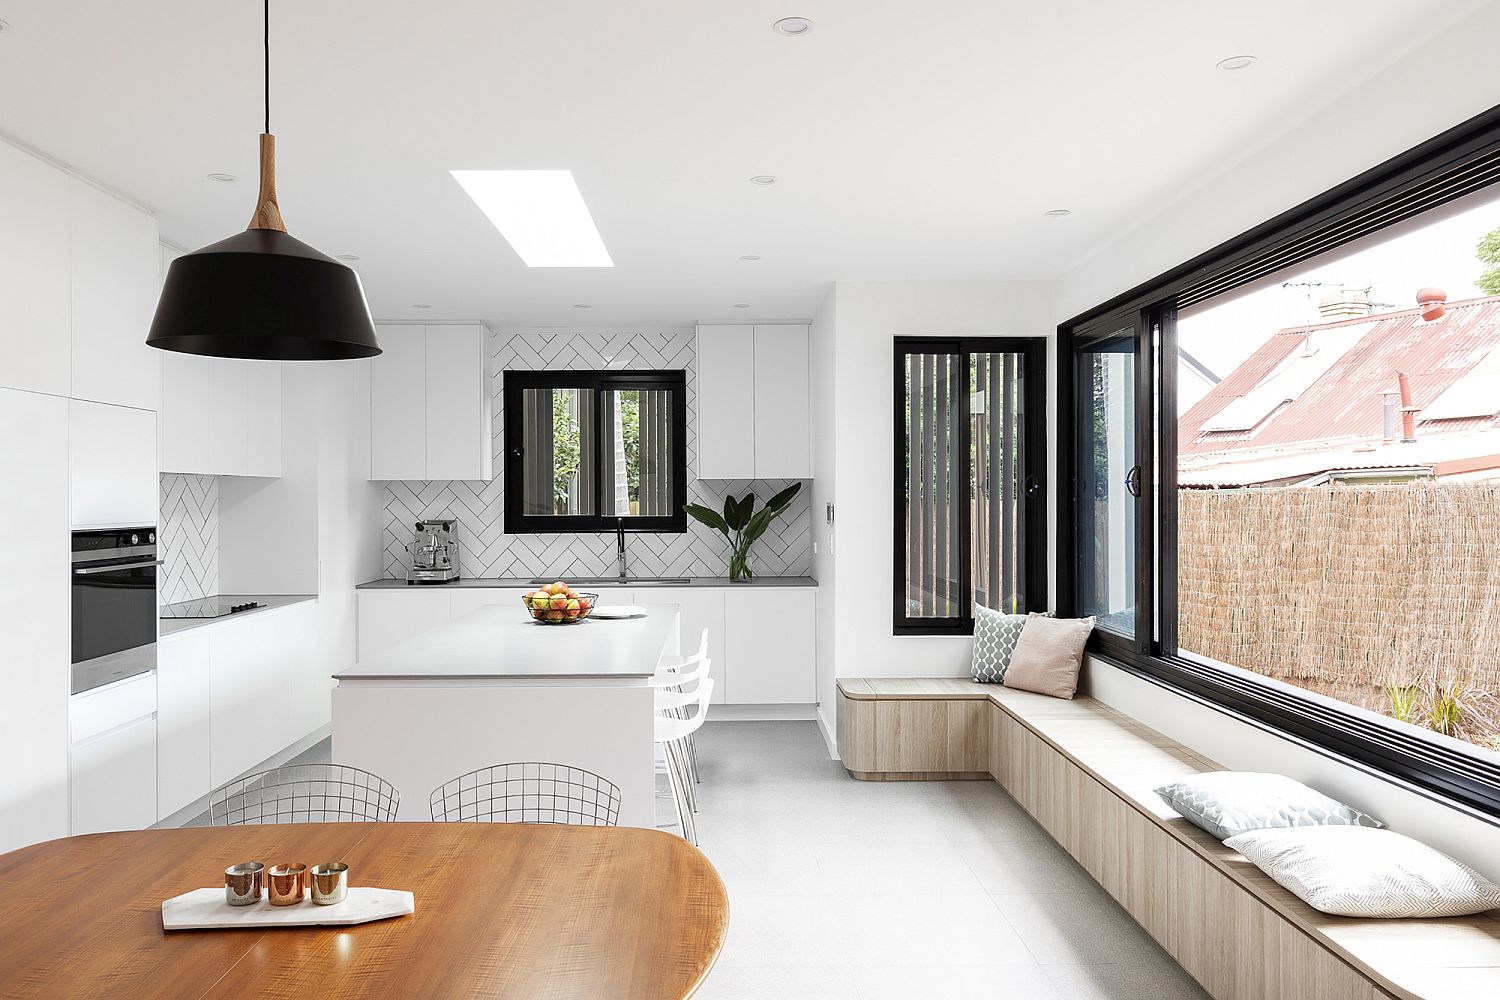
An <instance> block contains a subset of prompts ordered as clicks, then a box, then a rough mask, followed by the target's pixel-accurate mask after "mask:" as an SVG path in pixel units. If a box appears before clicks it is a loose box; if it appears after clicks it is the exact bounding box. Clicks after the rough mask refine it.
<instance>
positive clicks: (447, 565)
mask: <svg viewBox="0 0 1500 1000" xmlns="http://www.w3.org/2000/svg"><path fill="white" fill-rule="evenodd" d="M457 524H458V522H457V521H454V520H451V519H439V520H432V521H418V522H417V530H416V534H415V536H414V537H413V538H412V541H411V544H410V545H408V546H407V547H406V551H407V552H409V553H411V568H410V569H408V570H407V571H406V582H407V583H447V582H449V581H450V580H457V579H458V538H457V537H456V536H455V535H454V533H453V529H454V527H455V526H456V525H457Z"/></svg>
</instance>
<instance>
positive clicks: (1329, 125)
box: [933, 4, 1500, 877]
mask: <svg viewBox="0 0 1500 1000" xmlns="http://www.w3.org/2000/svg"><path fill="white" fill-rule="evenodd" d="M1497 37H1500V4H1491V5H1489V6H1488V7H1486V8H1485V9H1483V10H1480V11H1479V12H1477V13H1476V14H1475V15H1474V16H1473V17H1472V18H1470V19H1469V20H1468V21H1466V22H1464V23H1461V24H1459V25H1458V26H1456V27H1455V28H1453V29H1451V30H1449V31H1448V32H1446V33H1444V34H1443V35H1441V36H1439V37H1438V38H1436V39H1434V40H1433V41H1432V42H1431V43H1429V44H1428V45H1426V46H1425V47H1423V48H1422V49H1419V50H1418V51H1416V52H1415V53H1413V54H1412V55H1410V56H1409V57H1406V58H1404V59H1402V60H1400V61H1398V62H1396V63H1393V64H1391V65H1390V66H1387V67H1385V68H1384V69H1382V70H1381V71H1380V72H1378V73H1377V74H1375V75H1374V76H1372V77H1371V78H1370V79H1369V80H1366V81H1364V82H1363V83H1361V84H1360V85H1359V86H1358V87H1357V88H1356V89H1354V90H1353V91H1352V92H1350V93H1348V94H1346V95H1345V96H1344V97H1343V98H1341V99H1339V100H1337V101H1335V102H1334V103H1332V104H1331V105H1329V106H1327V107H1325V108H1323V109H1322V110H1320V111H1318V112H1317V113H1315V114H1314V115H1313V116H1312V117H1310V118H1308V119H1307V120H1306V121H1304V122H1302V123H1301V124H1299V125H1296V126H1295V127H1294V128H1292V129H1291V130H1290V131H1289V132H1287V133H1286V134H1284V135H1282V136H1281V137H1279V138H1277V139H1275V140H1274V141H1271V142H1269V143H1268V144H1265V145H1263V146H1262V147H1260V148H1258V149H1256V150H1255V151H1254V152H1253V154H1252V155H1250V156H1248V157H1247V158H1246V159H1245V160H1243V161H1242V162H1240V163H1238V164H1235V165H1233V166H1232V167H1231V168H1230V169H1228V170H1226V171H1225V172H1224V173H1223V174H1221V175H1219V176H1217V177H1214V178H1212V179H1209V180H1207V181H1206V182H1205V183H1204V184H1203V185H1202V186H1201V187H1199V188H1198V189H1196V190H1194V191H1191V192H1190V193H1188V194H1186V195H1185V196H1184V197H1183V198H1182V199H1181V200H1179V201H1177V202H1176V203H1174V204H1172V205H1169V206H1166V207H1165V208H1164V209H1163V210H1162V211H1161V212H1160V213H1159V214H1158V215H1156V216H1155V217H1154V218H1152V219H1150V220H1149V221H1147V222H1145V223H1144V224H1142V225H1141V226H1140V227H1139V228H1137V229H1135V230H1133V231H1131V232H1128V233H1125V234H1122V235H1120V236H1119V237H1118V238H1117V239H1115V240H1113V241H1110V242H1107V243H1105V244H1104V245H1103V246H1102V247H1101V249H1100V250H1099V251H1098V253H1096V254H1095V255H1094V256H1093V257H1091V258H1090V259H1089V260H1087V261H1085V262H1084V263H1083V264H1081V265H1080V266H1078V267H1077V268H1075V269H1073V270H1072V271H1070V272H1069V273H1067V274H1065V275H1063V276H1062V277H1061V278H1059V279H1058V281H1057V282H1056V288H1055V309H1054V313H1053V322H1054V325H1055V324H1056V323H1060V322H1063V321H1064V320H1066V319H1067V318H1069V317H1070V316H1074V315H1077V314H1079V313H1081V312H1083V311H1084V310H1086V309H1089V308H1091V307H1093V306H1095V305H1097V304H1099V303H1101V302H1103V301H1106V300H1107V299H1109V298H1111V297H1113V296H1115V295H1117V294H1119V293H1121V292H1123V291H1125V290H1127V289H1128V288H1130V287H1132V286H1133V285H1136V284H1138V283H1140V282H1141V281H1144V280H1147V279H1149V278H1151V277H1153V276H1155V275H1156V274H1159V273H1161V272H1163V271H1165V270H1167V269H1168V268H1170V267H1173V266H1175V265H1177V264H1180V263H1182V262H1183V261H1185V260H1188V259H1190V258H1191V257H1193V256H1195V255H1197V254H1198V253H1201V252H1203V251H1204V250H1208V249H1210V248H1212V247H1214V246H1216V245H1218V244H1219V243H1222V242H1223V241H1224V240H1227V239H1230V238H1232V237H1234V236H1236V235H1238V234H1239V233H1241V232H1243V231H1245V230H1247V229H1249V228H1251V227H1252V226H1255V225H1257V224H1259V223H1261V222H1264V221H1266V220H1267V219H1271V218H1274V217H1275V216H1276V215H1279V214H1280V213H1281V212H1284V211H1286V210H1287V209H1289V208H1292V207H1294V206H1295V205H1297V204H1298V203H1300V202H1302V201H1305V200H1306V199H1308V198H1311V197H1313V196H1315V195H1318V194H1320V193H1322V192H1323V191H1325V190H1327V189H1329V188H1331V187H1334V186H1335V185H1337V184H1339V183H1341V182H1343V181H1346V180H1348V179H1349V178H1351V177H1354V176H1355V175H1357V174H1359V173H1361V172H1363V171H1365V170H1368V169H1369V168H1371V167H1374V166H1376V165H1378V164H1379V163H1381V162H1383V161H1384V160H1386V159H1389V158H1390V157H1391V156H1394V155H1396V154H1398V153H1400V152H1402V151H1404V150H1406V149H1409V148H1410V147H1412V146H1414V145H1416V144H1418V143H1420V142H1422V141H1423V140H1425V139H1428V138H1431V137H1432V136H1434V135H1436V134H1438V133H1440V132H1442V131H1444V130H1446V129H1448V128H1451V127H1453V126H1454V125H1457V124H1459V123H1461V122H1463V121H1465V120H1466V119H1468V118H1470V117H1473V116H1474V115H1476V114H1478V113H1480V112H1482V111H1484V110H1486V109H1487V108H1488V107H1489V106H1490V105H1491V104H1493V103H1494V102H1495V101H1496V100H1497V99H1500V86H1497V81H1500V77H1497V75H1496V70H1495V61H1494V39H1495V38H1497ZM1267 69H1269V67H1267ZM1260 71H1261V70H1259V69H1258V70H1256V72H1260ZM1053 426H1056V425H1055V424H1054V425H1053ZM947 665H948V664H947V663H946V661H941V662H934V664H933V667H934V670H933V672H937V669H938V668H940V667H945V666H947ZM1087 676H1088V680H1087V684H1088V685H1089V690H1090V693H1092V694H1093V695H1094V696H1095V697H1098V698H1100V699H1101V700H1103V701H1105V702H1107V703H1109V704H1111V705H1113V706H1114V707H1116V708H1118V709H1120V710H1121V711H1123V712H1126V713H1127V714H1129V715H1131V716H1133V717H1135V718H1137V719H1140V720H1141V721H1142V722H1144V723H1145V724H1146V725H1149V726H1151V727H1152V728H1154V729H1157V730H1158V731H1160V732H1162V733H1164V734H1165V735H1167V736H1170V737H1172V738H1173V739H1176V740H1179V741H1180V742H1183V743H1186V744H1187V745H1188V746H1191V747H1193V748H1194V749H1195V750H1198V751H1199V752H1202V753H1204V754H1206V755H1207V756H1209V757H1211V758H1213V759H1214V760H1217V761H1218V762H1219V763H1221V764H1223V765H1225V766H1227V767H1232V768H1247V769H1260V770H1273V771H1279V772H1282V773H1285V774H1289V775H1292V776H1293V777H1296V778H1298V779H1300V780H1303V781H1306V782H1308V783H1309V784H1311V785H1313V786H1315V787H1317V788H1319V789H1320V790H1322V791H1324V792H1326V793H1328V794H1330V795H1333V796H1334V797H1336V798H1340V799H1344V800H1347V801H1348V802H1350V803H1351V804H1353V805H1355V806H1357V807H1358V808H1361V809H1364V810H1366V811H1368V812H1370V813H1371V814H1372V815H1375V816H1377V817H1379V818H1380V819H1382V820H1384V821H1386V822H1387V823H1389V824H1390V825H1391V826H1392V827H1394V828H1396V829H1397V830H1400V831H1401V832H1404V833H1407V834H1410V835H1412V836H1415V837H1418V838H1420V839H1422V840H1425V841H1427V842H1429V843H1431V844H1433V845H1434V846H1436V847H1438V848H1439V849H1441V850H1444V851H1447V852H1448V853H1450V854H1452V855H1454V856H1455V857H1458V858H1460V859H1463V860H1465V861H1467V862H1468V863H1469V864H1471V865H1473V866H1474V867H1476V868H1478V869H1480V870H1481V871H1485V872H1486V873H1487V874H1489V875H1490V876H1492V877H1500V827H1496V826H1494V825H1492V824H1490V823H1486V822H1483V821H1480V820H1477V819H1474V818H1472V817H1470V816H1468V815H1466V814H1463V813H1460V812H1458V811H1456V810H1454V809H1452V808H1449V807H1446V806H1443V805H1441V804H1439V803H1437V802H1434V801H1433V800H1432V799H1430V798H1427V797H1425V796H1423V795H1420V794H1417V793H1415V792H1412V791H1410V790H1408V789H1406V788H1405V787H1404V786H1401V785H1399V784H1397V783H1394V782H1392V781H1390V780H1389V779H1386V778H1383V777H1380V776H1376V775H1372V774H1368V773H1365V772H1363V771H1361V770H1359V769H1356V768H1354V767H1352V766H1350V765H1348V764H1345V763H1341V762H1339V761H1337V760H1334V759H1332V758H1330V757H1328V756H1325V755H1323V754H1320V753H1317V752H1314V751H1310V750H1307V749H1305V748H1303V747H1301V746H1299V745H1297V744H1295V743H1293V742H1291V741H1289V740H1287V739H1284V738H1282V737H1280V736H1278V735H1276V734H1274V733H1270V732H1266V731H1264V730H1262V729H1259V728H1257V727H1254V726H1250V725H1247V724H1245V723H1242V722H1239V721H1237V720H1235V719H1233V718H1232V717H1230V716H1229V715H1227V714H1225V713H1223V712H1221V711H1219V710H1217V709H1214V708H1212V707H1209V706H1205V705H1203V704H1201V703H1198V702H1196V701H1193V700H1191V699H1188V698H1185V697H1183V696H1181V695H1177V694H1175V693H1173V692H1170V691H1168V690H1166V689H1164V688H1161V687H1159V686H1157V685H1154V684H1151V683H1149V682H1147V681H1144V680H1141V679H1139V678H1137V677H1134V676H1132V675H1129V674H1126V673H1124V672H1123V671H1120V670H1117V669H1114V668H1112V667H1110V666H1108V665H1107V664H1104V663H1100V662H1097V661H1091V663H1090V665H1089V668H1088V670H1087Z"/></svg>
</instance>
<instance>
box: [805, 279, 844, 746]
mask: <svg viewBox="0 0 1500 1000" xmlns="http://www.w3.org/2000/svg"><path fill="white" fill-rule="evenodd" d="M837 319H838V312H837V302H836V301H835V297H834V294H833V286H832V285H830V286H829V288H828V295H827V297H826V298H825V299H824V300H823V304H822V306H820V307H819V308H818V311H817V313H816V314H815V315H814V316H813V321H812V330H811V337H812V343H811V345H810V346H811V349H812V350H811V354H812V364H811V371H810V372H809V376H810V377H809V380H808V382H809V388H810V389H811V392H812V420H811V424H812V427H811V431H812V452H813V477H814V478H813V482H812V511H811V519H810V520H811V524H812V541H813V549H814V552H813V557H812V568H813V576H814V577H816V578H817V581H818V671H817V675H818V687H817V691H818V725H819V726H820V727H821V728H822V730H823V739H824V740H825V741H826V742H827V743H828V750H829V754H830V755H831V756H837V755H838V749H837V746H836V743H837V735H836V734H837V732H838V728H837V724H836V720H835V718H834V714H835V706H836V705H837V704H838V699H837V698H836V697H835V696H834V695H835V693H836V691H835V685H836V684H837V675H836V673H835V670H836V666H835V649H836V646H835V642H836V639H835V628H834V624H835V623H834V608H835V601H836V599H837V596H838V563H837V562H836V557H837V554H838V546H837V544H836V542H835V535H836V534H837V526H838V511H837V509H835V510H834V515H833V520H832V522H830V520H829V516H828V511H829V508H830V507H832V506H833V503H834V497H835V495H836V494H837V492H838V488H837V483H838V480H837V475H838V463H837V461H836V456H837V452H836V445H837V441H836V440H835V432H836V429H837V426H838V421H837V414H838V407H839V396H838V391H837V386H836V384H835V381H834V369H835V357H834V338H835V334H836V332H837V331H836V323H837Z"/></svg>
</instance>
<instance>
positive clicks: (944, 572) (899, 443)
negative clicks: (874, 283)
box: [893, 337, 1047, 635]
mask: <svg viewBox="0 0 1500 1000" xmlns="http://www.w3.org/2000/svg"><path fill="white" fill-rule="evenodd" d="M1045 349H1046V346H1045V343H1044V342H1043V341H1041V340H1039V339H1037V338H1019V337H1017V338H1010V337H986V338H971V339H955V340H937V339H928V338H914V337H898V338H896V345H895V414H896V422H895V430H894V441H895V463H894V464H895V497H896V504H895V519H894V520H895V524H894V544H895V560H894V566H895V573H894V592H893V615H894V625H893V628H894V632H895V633H896V634H919V635H920V634H943V633H953V634H967V633H970V632H972V631H973V629H974V611H973V609H974V605H975V604H976V603H977V604H979V605H982V606H984V607H989V608H995V609H999V610H1005V611H1010V612H1021V611H1027V610H1032V609H1035V608H1040V607H1042V606H1043V605H1044V603H1045V600H1046V585H1047V567H1046V559H1045V556H1044V553H1045V552H1046V513H1045V510H1044V508H1043V503H1042V492H1043V490H1042V480H1043V475H1044V472H1045V469H1046V432H1045V405H1046V395H1045V393H1046V389H1045V383H1044V380H1045V365H1046V360H1045V353H1044V352H1045Z"/></svg>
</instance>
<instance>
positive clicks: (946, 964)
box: [658, 722, 1207, 1000]
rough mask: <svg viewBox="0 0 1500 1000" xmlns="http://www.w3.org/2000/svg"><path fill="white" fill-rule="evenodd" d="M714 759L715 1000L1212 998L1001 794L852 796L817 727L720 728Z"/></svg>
mask: <svg viewBox="0 0 1500 1000" xmlns="http://www.w3.org/2000/svg"><path fill="white" fill-rule="evenodd" d="M698 759H699V765H700V767H701V768H702V772H703V775H702V776H703V782H702V784H701V785H699V786H698V796H699V801H698V833H699V839H700V840H701V842H702V843H701V847H702V849H703V851H704V853H705V854H707V855H708V857H709V858H710V860H712V861H713V863H714V865H715V866H716V867H717V868H718V870H719V874H720V875H721V876H722V877H723V879H724V884H725V885H726V886H727V887H728V890H729V907H730V922H729V939H728V942H727V943H726V945H725V948H724V953H723V955H722V956H721V957H720V958H719V962H718V965H717V966H716V967H715V969H714V971H713V972H712V973H711V974H710V976H709V979H708V982H707V983H706V984H705V986H704V988H703V990H702V992H700V993H699V994H698V996H699V997H700V998H703V1000H737V998H742V997H744V998H755V1000H780V998H788V1000H791V998H796V1000H896V998H903V1000H904V998H924V1000H925V998H944V1000H962V998H968V997H975V998H984V997H996V998H1002V997H1003V998H1013V1000H1032V998H1036V1000H1074V998H1077V1000H1144V998H1150V1000H1178V998H1192V1000H1200V998H1204V997H1206V996H1207V994H1205V993H1204V992H1203V991H1202V990H1201V989H1200V988H1199V987H1198V986H1197V984H1195V983H1194V982H1193V981H1192V979H1191V978H1190V977H1189V976H1188V975H1187V973H1185V972H1183V971H1182V969H1181V968H1180V967H1179V966H1177V965H1176V964H1175V963H1174V962H1173V961H1172V959H1171V958H1170V957H1168V956H1167V955H1166V953H1165V952H1163V951H1162V950H1161V949H1160V948H1159V947H1157V945H1156V943H1155V942H1154V941H1152V940H1151V938H1150V937H1149V936H1147V934H1146V932H1145V931H1143V930H1141V928H1140V927H1139V926H1138V925H1137V924H1136V923H1135V922H1134V921H1133V920H1131V919H1130V917H1129V916H1128V915H1127V914H1126V913H1125V911H1123V910H1122V909H1120V907H1119V906H1118V905H1116V903H1115V902H1114V900H1112V899H1111V898H1110V897H1109V896H1108V895H1107V894H1106V893H1105V892H1104V890H1103V889H1101V888H1099V886H1098V885H1097V884H1096V883H1095V882H1094V881H1093V880H1092V879H1091V878H1090V877H1089V876H1088V874H1087V873H1085V872H1084V871H1083V870H1082V869H1081V868H1079V867H1078V865H1077V864H1075V863H1074V862H1073V860H1072V858H1070V857H1069V856H1068V855H1067V854H1066V853H1065V852H1064V851H1063V850H1062V849H1061V848H1060V847H1058V846H1057V845H1056V844H1055V843H1054V842H1053V841H1052V840H1051V838H1049V837H1048V836H1047V835H1046V833H1045V832H1044V831H1043V830H1042V829H1041V828H1040V827H1038V826H1037V825H1036V824H1035V823H1033V822H1032V821H1031V819H1030V818H1029V817H1027V816H1026V814H1025V813H1024V811H1023V810H1022V809H1021V808H1020V807H1019V806H1018V805H1016V804H1015V802H1014V801H1012V800H1011V799H1010V798H1009V797H1008V796H1007V795H1006V794H1005V793H1004V792H1003V791H1001V790H1000V787H999V786H998V785H995V784H994V783H993V782H979V781H972V782H970V781H948V782H860V781H854V780H853V779H851V778H850V777H849V776H848V775H847V774H846V773H845V772H844V770H843V768H842V767H840V766H839V764H838V762H837V761H832V760H829V759H828V753H827V750H826V749H825V746H824V743H823V740H822V738H821V737H820V736H819V734H818V731H817V728H816V726H815V725H814V724H813V723H810V722H718V723H715V722H710V723H708V724H707V725H706V726H705V727H704V729H703V730H702V731H701V733H700V734H699V737H698ZM658 803H659V804H660V805H661V806H662V807H663V808H662V809H661V810H660V811H661V816H662V822H663V823H664V824H665V823H667V822H668V817H669V815H670V800H669V799H665V798H659V799H658Z"/></svg>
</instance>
